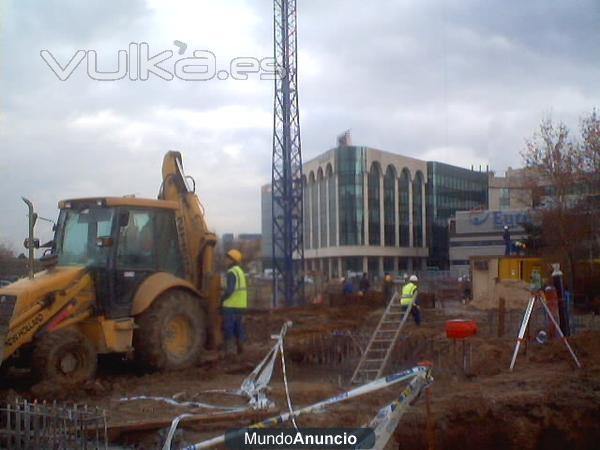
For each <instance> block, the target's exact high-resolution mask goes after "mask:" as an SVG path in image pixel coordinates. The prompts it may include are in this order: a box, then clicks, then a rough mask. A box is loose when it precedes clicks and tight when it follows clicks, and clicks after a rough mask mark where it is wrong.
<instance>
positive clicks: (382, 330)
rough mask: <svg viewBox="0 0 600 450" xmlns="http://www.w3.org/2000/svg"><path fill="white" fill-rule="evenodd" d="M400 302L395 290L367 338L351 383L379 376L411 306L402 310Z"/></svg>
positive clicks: (367, 380) (371, 379)
mask: <svg viewBox="0 0 600 450" xmlns="http://www.w3.org/2000/svg"><path fill="white" fill-rule="evenodd" d="M400 302H401V296H400V295H399V294H398V293H397V292H396V293H395V294H394V295H393V297H392V298H391V300H390V302H389V303H388V305H387V307H386V308H385V311H384V313H383V315H382V316H381V319H379V323H378V324H377V327H376V328H375V331H374V332H373V334H372V335H371V339H369V344H368V345H367V348H366V349H365V351H364V352H363V354H362V356H361V358H360V361H359V362H358V366H356V369H355V370H354V374H353V375H352V379H351V383H366V382H369V381H373V380H375V379H377V378H380V377H381V374H382V373H383V369H385V366H386V364H387V362H388V360H389V359H390V356H391V354H392V351H393V349H394V347H395V345H396V341H397V340H398V337H399V336H400V331H402V327H404V324H405V323H406V318H407V317H408V315H409V314H410V310H411V309H412V307H413V305H412V303H411V304H410V305H409V306H408V308H406V310H405V311H403V310H402V306H401V303H400Z"/></svg>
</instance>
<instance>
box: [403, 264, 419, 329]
mask: <svg viewBox="0 0 600 450" xmlns="http://www.w3.org/2000/svg"><path fill="white" fill-rule="evenodd" d="M418 282H419V279H418V278H417V276H416V275H411V276H410V278H409V279H408V283H406V284H405V285H404V286H402V297H401V298H400V305H401V306H402V309H403V310H404V311H406V310H407V309H408V307H409V306H410V305H412V307H411V308H410V313H411V315H412V316H413V319H414V320H415V323H416V324H417V325H421V311H420V309H419V305H417V283H418Z"/></svg>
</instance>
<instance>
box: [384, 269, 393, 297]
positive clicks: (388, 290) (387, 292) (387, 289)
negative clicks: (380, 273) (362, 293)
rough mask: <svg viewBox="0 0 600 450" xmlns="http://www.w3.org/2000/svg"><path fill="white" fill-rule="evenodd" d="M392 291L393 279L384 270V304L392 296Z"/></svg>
mask: <svg viewBox="0 0 600 450" xmlns="http://www.w3.org/2000/svg"><path fill="white" fill-rule="evenodd" d="M393 291H394V280H393V279H392V276H391V275H390V274H389V273H387V272H386V273H385V276H384V277H383V298H384V300H385V304H386V305H387V303H388V302H389V301H390V299H391V298H392V295H393Z"/></svg>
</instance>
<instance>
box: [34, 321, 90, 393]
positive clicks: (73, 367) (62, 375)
mask: <svg viewBox="0 0 600 450" xmlns="http://www.w3.org/2000/svg"><path fill="white" fill-rule="evenodd" d="M96 366H97V354H96V349H95V347H94V345H93V344H92V343H91V342H90V340H89V339H88V338H87V337H86V336H84V335H83V334H81V333H80V332H79V331H77V330H74V329H63V330H58V331H54V332H50V333H48V334H45V335H44V336H42V337H41V338H39V339H38V341H37V342H36V343H35V346H34V349H33V355H32V369H33V371H34V374H35V377H36V378H37V379H38V381H42V382H47V381H50V382H54V383H56V384H60V385H77V384H80V383H82V382H84V381H86V380H88V379H90V378H92V377H93V376H94V373H95V372H96Z"/></svg>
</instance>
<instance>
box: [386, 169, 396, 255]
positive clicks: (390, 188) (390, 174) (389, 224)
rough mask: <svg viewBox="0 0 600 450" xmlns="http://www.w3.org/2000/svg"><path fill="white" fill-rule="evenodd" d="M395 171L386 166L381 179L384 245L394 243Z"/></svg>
mask: <svg viewBox="0 0 600 450" xmlns="http://www.w3.org/2000/svg"><path fill="white" fill-rule="evenodd" d="M395 188H396V172H395V170H394V168H393V167H392V166H388V168H387V170H386V171H385V177H384V179H383V223H384V225H383V227H384V228H383V229H384V239H385V240H384V244H385V245H386V247H394V246H395V245H396V217H395V210H394V203H395V202H396V192H395V191H396V189H395Z"/></svg>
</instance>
